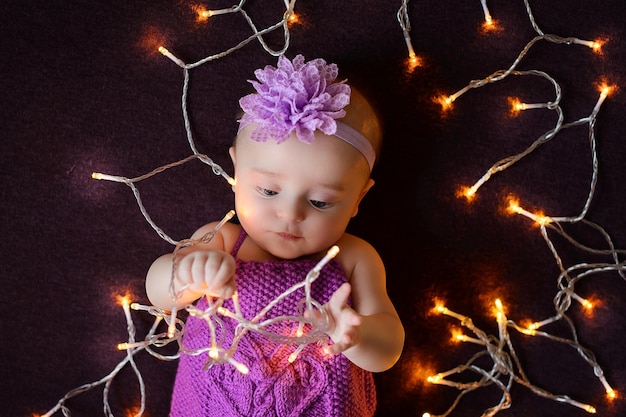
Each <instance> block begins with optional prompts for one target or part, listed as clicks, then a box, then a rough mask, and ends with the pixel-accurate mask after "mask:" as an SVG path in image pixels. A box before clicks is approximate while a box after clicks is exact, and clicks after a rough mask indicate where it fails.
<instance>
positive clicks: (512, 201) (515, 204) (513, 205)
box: [508, 197, 522, 214]
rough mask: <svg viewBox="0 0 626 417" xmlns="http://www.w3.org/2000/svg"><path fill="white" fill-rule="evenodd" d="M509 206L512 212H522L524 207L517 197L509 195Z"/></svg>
mask: <svg viewBox="0 0 626 417" xmlns="http://www.w3.org/2000/svg"><path fill="white" fill-rule="evenodd" d="M508 202H509V206H508V210H509V211H510V212H511V213H512V214H520V213H521V210H522V208H521V207H520V205H519V200H518V199H517V198H515V197H509V200H508Z"/></svg>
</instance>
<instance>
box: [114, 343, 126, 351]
mask: <svg viewBox="0 0 626 417" xmlns="http://www.w3.org/2000/svg"><path fill="white" fill-rule="evenodd" d="M127 349H128V343H126V342H124V343H120V344H118V345H117V350H127Z"/></svg>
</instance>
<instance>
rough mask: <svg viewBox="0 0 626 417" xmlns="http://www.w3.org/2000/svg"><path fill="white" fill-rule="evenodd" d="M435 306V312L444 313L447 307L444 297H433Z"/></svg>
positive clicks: (433, 310)
mask: <svg viewBox="0 0 626 417" xmlns="http://www.w3.org/2000/svg"><path fill="white" fill-rule="evenodd" d="M433 301H434V304H435V306H434V307H433V309H432V310H431V311H432V312H433V313H436V314H443V313H444V312H445V311H446V310H447V308H446V307H445V305H444V304H445V303H444V302H443V300H442V299H439V298H435V299H433Z"/></svg>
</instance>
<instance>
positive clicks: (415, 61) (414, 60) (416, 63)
mask: <svg viewBox="0 0 626 417" xmlns="http://www.w3.org/2000/svg"><path fill="white" fill-rule="evenodd" d="M422 65H423V62H422V59H421V58H420V57H418V56H417V55H415V54H414V53H411V54H409V58H408V59H407V61H406V66H407V69H408V71H409V72H413V71H414V70H415V68H417V67H421V66H422Z"/></svg>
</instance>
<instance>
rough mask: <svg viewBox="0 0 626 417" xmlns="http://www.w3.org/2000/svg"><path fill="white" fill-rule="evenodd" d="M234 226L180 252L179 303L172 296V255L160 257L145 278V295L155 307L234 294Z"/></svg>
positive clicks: (200, 233) (209, 227) (202, 230)
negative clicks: (207, 240) (229, 250)
mask: <svg viewBox="0 0 626 417" xmlns="http://www.w3.org/2000/svg"><path fill="white" fill-rule="evenodd" d="M215 225H216V223H210V224H208V225H206V226H204V227H202V228H200V229H199V230H198V231H197V232H196V233H194V235H193V236H192V239H200V238H201V237H202V236H204V234H205V233H207V232H209V231H212V230H213V228H214V227H215ZM236 227H237V226H234V225H232V224H229V223H227V224H225V225H224V226H223V227H222V228H221V229H220V230H219V231H218V232H217V233H216V234H215V236H214V237H213V239H212V240H211V241H210V242H208V243H204V244H197V245H192V246H188V247H186V248H184V249H181V250H180V251H179V252H178V253H177V255H176V256H177V258H178V260H179V261H178V266H177V269H176V276H175V279H174V290H175V292H176V293H177V294H178V298H177V300H176V303H174V300H173V299H172V296H171V294H170V285H171V277H172V265H173V262H174V256H173V254H171V253H168V254H166V255H163V256H161V257H160V258H158V259H157V260H156V261H154V262H153V263H152V265H151V266H150V269H149V270H148V273H147V275H146V293H147V295H148V299H149V300H150V302H151V303H152V304H153V305H155V306H156V307H159V308H162V309H164V310H171V309H172V307H173V306H174V305H175V306H176V308H177V309H180V308H183V307H185V306H186V305H187V304H189V303H191V302H193V301H195V300H196V299H198V298H200V297H201V296H203V295H205V294H208V295H212V296H216V297H230V296H232V294H233V292H234V291H235V260H234V259H233V257H232V256H231V255H230V254H229V253H228V252H227V250H228V249H229V248H230V247H231V246H232V244H231V243H230V241H231V240H232V239H231V238H230V236H231V235H233V234H234V230H232V229H233V228H236Z"/></svg>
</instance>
